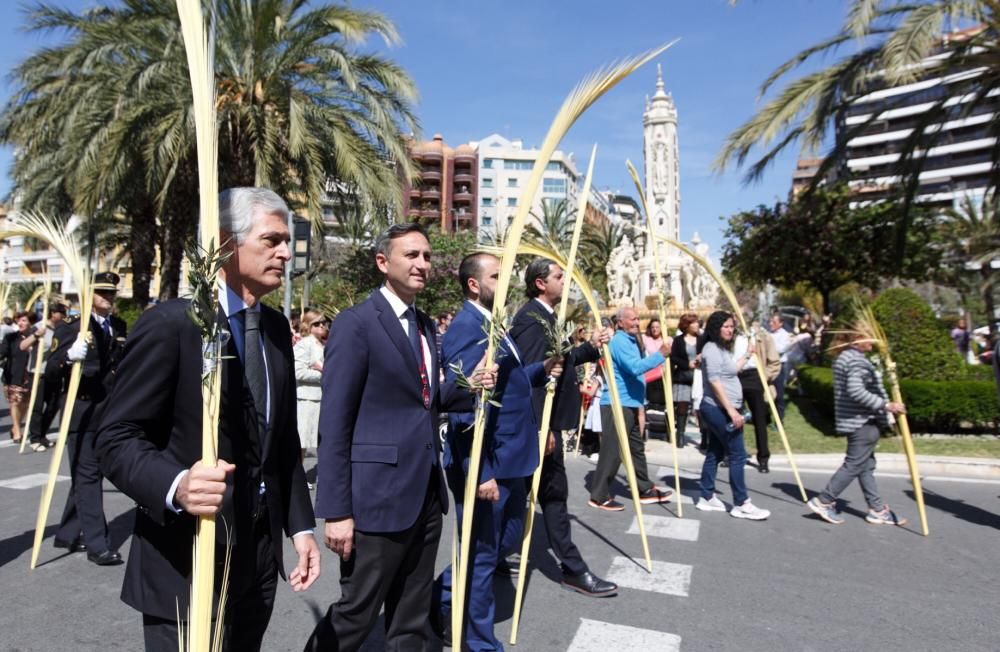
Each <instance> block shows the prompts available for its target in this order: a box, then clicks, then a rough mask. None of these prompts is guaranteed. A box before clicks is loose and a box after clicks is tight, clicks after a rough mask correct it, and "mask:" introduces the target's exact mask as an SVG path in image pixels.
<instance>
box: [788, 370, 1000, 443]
mask: <svg viewBox="0 0 1000 652" xmlns="http://www.w3.org/2000/svg"><path fill="white" fill-rule="evenodd" d="M798 373H799V383H800V384H801V386H802V389H803V390H804V391H805V392H806V394H808V395H809V397H810V398H811V399H812V400H813V401H814V403H815V404H816V406H817V407H818V408H819V409H820V410H821V411H822V412H824V413H826V414H827V415H828V416H830V417H831V418H833V414H834V413H833V369H830V368H828V367H808V366H807V367H800V368H799V371H798ZM899 388H900V391H901V392H902V393H903V402H904V403H905V404H906V411H907V418H908V419H909V422H910V428H912V429H913V431H914V432H935V433H954V432H958V431H959V429H960V428H962V427H963V426H965V425H968V424H972V426H973V429H974V430H976V431H979V432H987V431H993V432H996V431H997V429H998V421H997V418H998V409H997V389H996V385H995V384H994V383H993V382H991V381H985V380H902V381H900V383H899Z"/></svg>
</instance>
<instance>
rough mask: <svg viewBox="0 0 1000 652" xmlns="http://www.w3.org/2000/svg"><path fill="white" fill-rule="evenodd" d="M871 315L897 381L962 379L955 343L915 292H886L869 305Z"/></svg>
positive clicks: (961, 365) (961, 367)
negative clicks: (886, 346)
mask: <svg viewBox="0 0 1000 652" xmlns="http://www.w3.org/2000/svg"><path fill="white" fill-rule="evenodd" d="M872 312H873V313H875V318H876V319H877V320H878V322H879V324H881V326H882V329H883V330H884V331H885V335H886V337H887V338H888V339H889V350H890V351H892V359H893V360H894V361H895V362H896V368H897V371H898V372H899V377H900V379H903V380H909V379H917V378H919V379H920V380H931V381H941V380H961V379H962V376H963V362H962V358H961V356H960V355H958V352H957V351H956V350H955V344H954V343H953V342H952V341H951V337H949V336H948V331H947V330H946V329H945V328H943V327H942V326H941V324H940V323H939V322H938V320H937V318H936V317H935V316H934V311H932V310H931V307H930V306H929V305H927V302H926V301H924V300H923V299H921V298H920V296H919V295H917V293H916V292H914V291H913V290H909V289H907V288H891V289H888V290H886V291H885V292H882V293H881V294H879V295H878V298H876V299H875V301H874V302H873V303H872Z"/></svg>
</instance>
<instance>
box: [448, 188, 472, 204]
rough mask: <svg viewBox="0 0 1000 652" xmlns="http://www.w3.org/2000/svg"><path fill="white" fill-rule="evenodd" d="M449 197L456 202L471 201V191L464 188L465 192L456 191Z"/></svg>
mask: <svg viewBox="0 0 1000 652" xmlns="http://www.w3.org/2000/svg"><path fill="white" fill-rule="evenodd" d="M451 198H452V199H453V200H455V201H458V202H471V201H472V193H471V192H469V191H468V190H466V191H465V192H462V191H456V192H455V194H454V195H452V196H451Z"/></svg>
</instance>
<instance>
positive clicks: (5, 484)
mask: <svg viewBox="0 0 1000 652" xmlns="http://www.w3.org/2000/svg"><path fill="white" fill-rule="evenodd" d="M65 480H69V476H68V475H57V476H56V482H63V481H65ZM48 481H49V474H48V473H29V474H28V475H22V476H20V477H17V478H11V479H10V480H4V481H2V482H0V487H2V488H4V489H21V490H23V489H33V488H35V487H41V486H43V485H44V484H45V483H46V482H48Z"/></svg>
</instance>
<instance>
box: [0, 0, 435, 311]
mask: <svg viewBox="0 0 1000 652" xmlns="http://www.w3.org/2000/svg"><path fill="white" fill-rule="evenodd" d="M215 8H216V41H215V44H216V52H215V63H216V80H217V86H216V93H217V98H218V99H217V108H218V124H219V172H220V187H223V188H225V187H230V186H237V185H243V186H247V185H259V186H267V187H270V188H272V189H273V190H275V191H276V192H278V193H279V194H280V195H282V196H283V197H285V198H286V200H288V201H289V203H290V204H291V205H292V206H293V208H295V209H297V210H299V211H300V212H305V213H307V214H309V215H310V216H311V217H313V218H314V219H318V218H319V215H320V210H319V206H320V201H321V199H322V198H323V196H324V193H325V192H326V189H327V187H328V184H329V183H331V182H334V183H337V184H342V185H343V186H345V187H348V188H350V189H351V190H352V192H355V193H356V195H357V197H358V198H359V201H360V202H361V203H362V204H364V205H365V206H366V207H367V208H370V209H371V210H372V212H374V211H375V210H376V209H377V208H380V207H386V206H398V204H399V203H400V202H401V190H400V188H401V184H400V179H401V178H406V177H410V176H412V174H413V169H412V164H411V163H410V161H409V158H408V156H407V153H406V142H405V140H404V138H403V134H404V133H407V132H412V131H416V128H417V124H416V120H415V118H414V116H413V113H412V103H413V101H414V99H415V97H416V90H415V87H414V85H413V82H412V80H411V79H410V78H409V76H408V75H407V74H406V73H405V72H404V71H403V70H402V69H401V68H399V66H397V65H396V64H395V63H394V62H392V61H390V60H388V59H385V58H383V57H381V56H378V55H375V54H370V53H363V52H359V51H358V46H360V45H361V44H363V43H364V42H365V40H366V39H367V38H368V37H369V36H376V37H380V38H381V39H382V40H383V41H384V42H385V43H387V44H394V43H396V42H398V34H397V32H396V28H395V26H394V25H393V24H392V23H391V22H390V21H389V20H387V19H386V18H384V17H383V16H381V15H379V14H377V13H374V12H369V11H364V10H359V9H355V8H353V7H348V6H344V5H340V4H318V5H315V6H310V5H308V4H307V3H304V2H301V1H300V0H256V1H255V2H246V1H245V0H218V1H217V2H216V3H215ZM27 16H28V20H27V23H28V25H27V27H28V29H29V30H30V31H50V30H57V31H60V32H62V33H64V34H65V39H64V40H63V41H62V42H61V43H60V44H59V45H57V46H55V47H51V48H46V49H43V50H40V51H39V52H37V53H35V54H32V55H30V56H28V57H27V58H26V59H25V60H24V61H23V62H22V63H21V64H19V65H18V66H17V67H16V68H15V69H14V71H13V77H14V80H15V92H14V94H13V95H12V97H11V99H10V101H9V102H8V104H7V106H6V107H5V109H4V112H3V115H2V117H0V142H3V143H4V144H7V145H11V146H13V147H15V148H16V150H17V152H18V155H17V158H16V161H15V165H14V177H15V186H16V188H17V191H18V193H19V194H20V196H21V197H22V201H23V203H24V205H25V206H26V207H28V208H36V209H38V208H40V209H46V210H48V209H49V208H50V207H54V208H58V209H60V211H65V210H66V209H67V208H69V207H71V208H72V210H76V211H77V212H79V213H81V214H83V215H87V216H92V215H94V214H95V213H97V212H99V211H105V212H108V213H121V214H123V215H125V216H126V217H127V218H128V219H129V220H131V223H132V232H133V236H134V237H133V242H132V246H131V249H132V251H131V253H132V258H133V259H132V261H131V262H132V267H133V269H134V270H135V271H136V274H137V280H138V281H139V283H140V284H141V283H143V282H148V281H147V280H146V279H148V270H149V268H150V266H151V265H152V262H153V258H154V256H155V248H154V244H158V245H159V247H160V259H161V273H162V274H163V276H164V278H163V279H162V282H161V286H162V288H163V291H161V295H165V296H171V295H174V294H176V291H177V285H178V280H179V272H180V260H181V256H182V254H183V249H184V244H185V243H186V242H187V241H189V240H190V239H191V238H192V237H193V233H194V226H195V219H196V217H195V216H196V214H197V210H196V203H195V202H196V198H197V175H196V162H195V157H194V155H195V136H194V123H193V119H192V116H191V89H190V83H189V81H188V74H187V61H186V58H185V54H184V47H183V43H182V41H181V35H180V28H179V20H178V17H177V10H176V6H175V4H174V2H173V1H172V0H123V1H122V2H120V3H116V4H114V5H110V6H101V7H98V8H95V9H88V10H86V11H84V12H81V13H75V12H72V11H66V10H62V9H58V8H56V7H55V6H52V5H48V4H37V5H34V6H33V7H31V8H30V9H29V10H28V13H27ZM137 291H139V292H140V294H141V289H137Z"/></svg>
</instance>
